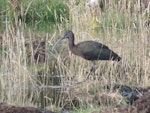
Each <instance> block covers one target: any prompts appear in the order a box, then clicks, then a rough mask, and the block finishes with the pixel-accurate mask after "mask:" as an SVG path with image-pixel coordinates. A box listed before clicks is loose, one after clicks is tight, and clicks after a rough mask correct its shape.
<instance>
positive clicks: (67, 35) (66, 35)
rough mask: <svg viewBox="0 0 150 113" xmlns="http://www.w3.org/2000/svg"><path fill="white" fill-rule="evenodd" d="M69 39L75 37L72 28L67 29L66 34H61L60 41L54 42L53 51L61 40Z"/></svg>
mask: <svg viewBox="0 0 150 113" xmlns="http://www.w3.org/2000/svg"><path fill="white" fill-rule="evenodd" d="M66 38H67V39H69V38H74V34H73V32H72V31H71V30H67V31H66V32H65V33H64V35H63V36H61V37H60V38H59V39H58V41H57V42H56V43H55V44H54V46H53V47H52V51H53V49H54V47H55V46H56V45H57V44H58V43H59V42H60V41H62V40H63V39H66Z"/></svg>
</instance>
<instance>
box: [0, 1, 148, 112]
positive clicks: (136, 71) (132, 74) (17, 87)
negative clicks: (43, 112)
mask: <svg viewBox="0 0 150 113" xmlns="http://www.w3.org/2000/svg"><path fill="white" fill-rule="evenodd" d="M125 1H126V0H124V2H125ZM43 2H44V3H45V4H43V5H44V6H45V5H46V6H45V7H44V6H43V5H40V4H42V3H43ZM51 2H52V1H50V2H48V1H47V0H45V1H37V2H35V3H33V4H32V5H31V6H30V7H29V9H28V10H27V13H26V14H27V15H26V19H27V20H26V21H29V20H30V19H31V21H35V22H36V20H38V21H49V18H50V20H51V19H52V17H51V15H53V16H54V18H55V19H54V20H53V19H52V21H53V22H54V23H55V25H57V28H58V29H56V30H53V31H54V32H52V31H51V32H50V33H46V32H45V34H44V35H43V33H41V34H40V33H39V32H38V33H35V32H34V31H33V30H32V29H30V28H29V29H26V28H25V26H21V27H20V26H19V27H18V26H16V27H14V25H13V24H11V21H10V23H5V24H4V25H5V30H4V31H3V32H2V52H1V58H2V61H1V62H2V63H1V69H0V70H1V76H0V84H1V85H0V90H1V93H0V96H1V101H2V102H8V103H11V104H14V105H20V106H25V105H32V106H40V107H46V106H48V105H49V106H50V108H52V106H53V105H52V104H55V106H57V109H58V108H60V109H61V108H63V107H65V106H66V105H68V103H69V104H70V105H72V101H73V100H72V97H74V96H76V95H74V94H76V93H81V91H82V93H85V94H90V95H93V94H95V92H97V91H98V92H101V91H102V87H103V86H105V85H107V84H117V83H119V84H123V85H130V86H135V85H138V86H143V87H147V86H149V85H150V84H149V74H150V71H149V70H150V68H149V67H150V61H149V53H148V52H149V49H150V48H149V43H148V41H147V40H148V38H149V27H145V26H144V24H145V21H144V20H143V18H147V16H145V15H142V13H137V12H136V10H133V12H132V14H131V13H129V11H128V9H124V10H119V9H118V8H120V7H122V6H123V3H120V4H115V2H114V1H110V2H109V5H108V4H107V3H106V5H108V7H107V9H106V10H105V11H104V12H99V13H97V15H96V17H95V18H96V19H97V20H96V30H95V28H93V27H92V25H91V20H92V18H93V14H92V12H91V9H90V8H89V7H88V6H87V5H86V4H85V2H84V1H75V0H74V1H72V0H69V1H67V3H66V4H65V5H66V6H67V7H68V8H66V6H65V7H64V6H62V7H63V8H66V9H64V10H59V8H57V5H58V7H60V8H61V5H60V4H61V2H60V1H59V2H56V1H55V2H56V3H55V2H54V4H55V5H54V4H53V5H52V6H51V7H50V6H48V5H49V4H50V3H51ZM77 2H78V3H77ZM106 5H105V6H106ZM134 5H135V6H136V5H137V3H135V4H134ZM1 7H3V6H1ZM37 7H38V8H37ZM43 7H44V8H43ZM5 8H6V7H5ZM5 8H2V9H3V11H5V10H6V9H7V8H6V9H5ZM51 8H52V9H51ZM55 8H56V9H58V10H53V9H55ZM63 8H62V9H63ZM51 11H52V12H51ZM55 11H56V12H57V11H58V17H59V16H60V15H61V13H65V16H64V17H63V16H62V17H61V16H60V18H59V19H58V17H56V15H55ZM63 11H64V12H63ZM33 12H34V13H33ZM66 12H69V13H66ZM6 13H7V14H8V15H9V14H10V12H7V11H6ZM7 14H6V15H5V14H3V15H1V16H4V18H3V20H5V19H6V18H9V17H6V16H7ZM66 14H67V17H69V19H67V20H66ZM68 14H69V16H68ZM29 18H30V19H29ZM57 19H58V20H57ZM61 19H62V20H64V21H65V22H66V23H65V24H64V23H59V22H60V21H61ZM15 21H17V20H15ZM66 29H72V30H73V32H74V33H75V43H78V42H80V41H84V40H95V41H99V42H101V43H103V44H106V45H108V47H109V48H111V49H112V50H114V51H115V52H116V53H118V54H119V55H120V56H121V57H122V61H121V62H120V63H117V62H112V61H97V62H96V72H95V74H94V73H93V74H90V75H89V79H88V80H87V81H85V82H83V83H80V84H76V83H78V82H80V81H83V80H84V79H85V77H87V76H88V73H89V70H90V67H91V63H90V62H89V61H86V60H84V59H82V58H79V57H77V56H74V55H72V54H71V53H70V51H69V50H68V48H67V45H66V43H67V42H66V41H65V40H64V41H63V42H62V43H61V44H60V45H58V46H57V47H56V48H55V49H56V50H55V53H53V52H52V51H51V47H52V45H53V43H54V42H55V41H56V40H57V38H58V37H59V36H60V35H62V34H63V33H64V31H65V30H66ZM37 37H39V38H38V40H40V41H41V40H42V39H44V40H45V42H46V49H45V53H46V61H45V62H44V63H42V64H40V63H37V62H35V61H34V54H35V53H34V51H35V50H34V49H33V46H32V42H33V40H36V39H37ZM27 40H28V42H29V44H30V45H31V46H29V48H27V47H26V46H25V45H26V42H27ZM65 42H66V43H65ZM27 49H29V50H30V54H31V55H30V56H31V60H32V62H28V55H27V54H28V52H27ZM37 75H40V77H41V78H40V77H37ZM56 75H57V76H63V77H60V78H61V80H60V81H59V83H56V82H53V81H51V80H50V78H49V77H51V76H56ZM56 81H58V80H56ZM56 84H59V85H62V86H63V88H62V89H61V93H60V95H59V93H58V92H57V91H56V92H55V91H51V92H50V90H49V89H42V90H41V89H40V88H41V87H43V86H49V85H56ZM59 91H60V90H59ZM64 92H66V93H67V94H68V95H67V96H66V94H65V95H64V94H62V93H64ZM102 92H105V91H102ZM52 93H54V94H52ZM51 94H52V95H51ZM54 97H55V98H54ZM88 98H89V99H88ZM40 99H41V100H40ZM82 99H83V98H80V100H81V101H80V102H81V103H82V102H83V101H85V99H83V100H82ZM43 100H44V101H43ZM89 100H90V97H87V103H88V102H89ZM41 104H42V105H41Z"/></svg>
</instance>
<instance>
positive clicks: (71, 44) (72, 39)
mask: <svg viewBox="0 0 150 113" xmlns="http://www.w3.org/2000/svg"><path fill="white" fill-rule="evenodd" d="M68 41H69V48H70V50H72V49H73V47H74V46H75V44H74V37H71V38H68Z"/></svg>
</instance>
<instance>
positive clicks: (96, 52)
mask: <svg viewBox="0 0 150 113" xmlns="http://www.w3.org/2000/svg"><path fill="white" fill-rule="evenodd" d="M65 38H67V39H68V41H69V48H70V51H71V52H72V53H73V54H75V55H77V56H80V57H82V58H84V59H86V60H90V61H95V60H114V61H120V60H121V57H120V56H118V55H117V54H116V53H115V52H113V51H112V50H111V49H109V48H108V47H107V46H106V45H103V44H101V43H99V42H95V41H84V42H80V43H78V44H75V43H74V33H73V32H72V31H71V30H67V31H66V32H65V33H64V35H63V36H62V37H61V38H60V39H59V40H58V41H57V42H56V43H55V44H54V46H53V48H54V47H55V46H56V45H57V44H58V43H59V42H60V41H61V40H63V39H65Z"/></svg>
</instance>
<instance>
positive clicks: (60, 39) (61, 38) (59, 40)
mask: <svg viewBox="0 0 150 113" xmlns="http://www.w3.org/2000/svg"><path fill="white" fill-rule="evenodd" d="M63 39H64V36H62V37H60V38H59V39H58V41H57V42H56V43H55V44H54V45H53V47H52V51H54V48H55V46H56V45H57V44H58V43H59V42H61V41H62V40H63Z"/></svg>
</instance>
